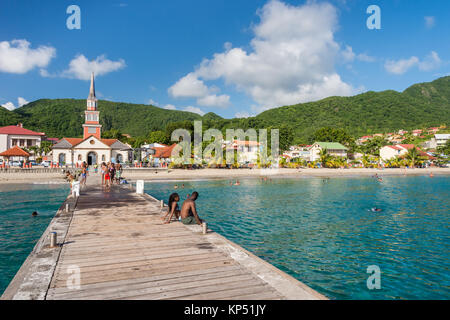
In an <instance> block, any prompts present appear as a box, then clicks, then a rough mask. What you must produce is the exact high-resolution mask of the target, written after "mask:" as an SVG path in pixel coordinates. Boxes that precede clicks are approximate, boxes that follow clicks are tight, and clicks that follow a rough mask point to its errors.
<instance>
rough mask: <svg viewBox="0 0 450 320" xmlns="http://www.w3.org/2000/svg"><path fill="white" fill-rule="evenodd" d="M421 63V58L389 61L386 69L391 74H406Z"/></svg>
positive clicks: (385, 65) (385, 66)
mask: <svg viewBox="0 0 450 320" xmlns="http://www.w3.org/2000/svg"><path fill="white" fill-rule="evenodd" d="M418 63H419V58H417V57H411V58H409V59H400V60H388V61H386V63H385V64H384V68H385V69H386V70H387V72H389V73H393V74H404V73H405V72H406V71H408V70H409V69H411V68H412V67H414V66H415V65H417V64H418Z"/></svg>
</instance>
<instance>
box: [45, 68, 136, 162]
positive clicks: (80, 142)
mask: <svg viewBox="0 0 450 320" xmlns="http://www.w3.org/2000/svg"><path fill="white" fill-rule="evenodd" d="M84 113H85V123H84V124H83V138H62V139H61V140H59V141H58V143H56V144H55V145H54V146H53V148H52V149H53V161H54V162H57V163H59V164H60V165H74V164H81V163H83V162H86V163H87V164H88V165H93V164H100V163H102V162H105V163H107V162H119V163H123V162H127V161H129V159H130V151H131V148H130V147H129V146H128V145H126V144H124V143H122V142H120V141H119V140H117V139H102V138H101V128H102V126H101V125H100V123H99V114H100V112H99V111H98V110H97V98H96V97H95V85H94V73H92V76H91V87H90V90H89V96H88V98H87V109H86V111H85V112H84Z"/></svg>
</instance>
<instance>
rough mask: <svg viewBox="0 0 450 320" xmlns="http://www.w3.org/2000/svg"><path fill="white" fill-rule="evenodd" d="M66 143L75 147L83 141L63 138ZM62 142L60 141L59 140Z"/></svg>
mask: <svg viewBox="0 0 450 320" xmlns="http://www.w3.org/2000/svg"><path fill="white" fill-rule="evenodd" d="M63 139H64V140H66V141H67V142H68V143H70V144H71V145H72V146H75V145H77V144H79V143H81V142H82V141H83V139H81V138H63ZM61 140H62V139H61Z"/></svg>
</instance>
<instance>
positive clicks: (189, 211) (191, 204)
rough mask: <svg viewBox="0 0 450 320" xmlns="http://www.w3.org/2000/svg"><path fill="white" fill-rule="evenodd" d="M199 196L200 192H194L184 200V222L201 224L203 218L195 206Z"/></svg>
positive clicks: (182, 220)
mask: <svg viewBox="0 0 450 320" xmlns="http://www.w3.org/2000/svg"><path fill="white" fill-rule="evenodd" d="M197 198H198V192H197V191H194V192H192V195H191V196H190V197H189V198H188V199H186V200H185V201H184V202H183V205H182V206H181V211H180V216H181V222H182V223H183V224H198V225H201V224H202V222H203V220H202V219H200V218H199V216H198V214H197V208H196V207H195V200H197Z"/></svg>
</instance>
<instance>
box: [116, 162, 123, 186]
mask: <svg viewBox="0 0 450 320" xmlns="http://www.w3.org/2000/svg"><path fill="white" fill-rule="evenodd" d="M121 177H122V165H121V164H120V163H116V182H117V184H120V179H121Z"/></svg>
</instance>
